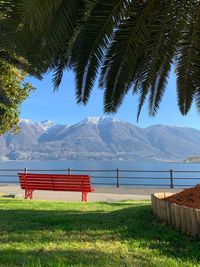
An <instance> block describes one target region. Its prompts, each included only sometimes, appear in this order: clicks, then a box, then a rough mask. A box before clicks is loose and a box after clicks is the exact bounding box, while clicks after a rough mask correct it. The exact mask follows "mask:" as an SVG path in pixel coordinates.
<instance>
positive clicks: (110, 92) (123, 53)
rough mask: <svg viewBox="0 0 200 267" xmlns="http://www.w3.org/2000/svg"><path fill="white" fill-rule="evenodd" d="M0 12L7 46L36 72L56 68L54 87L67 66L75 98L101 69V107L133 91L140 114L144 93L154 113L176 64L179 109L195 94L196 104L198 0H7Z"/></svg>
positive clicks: (84, 95) (115, 104)
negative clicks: (72, 80) (72, 78)
mask: <svg viewBox="0 0 200 267" xmlns="http://www.w3.org/2000/svg"><path fill="white" fill-rule="evenodd" d="M0 11H1V12H2V14H3V16H2V18H3V19H1V22H0V31H1V36H2V40H1V42H2V43H3V44H4V46H5V45H6V47H7V48H9V49H10V51H14V52H15V53H16V55H18V56H22V57H23V58H25V59H26V60H27V62H29V63H31V64H32V68H33V70H37V71H38V72H39V73H40V74H42V73H44V72H46V71H47V70H53V71H54V76H53V82H54V85H55V88H57V87H58V86H59V84H60V82H61V80H62V75H63V71H64V70H65V69H66V68H71V69H72V70H73V71H74V72H75V75H76V97H77V102H78V103H83V104H86V103H87V102H88V100H89V97H90V93H91V90H92V88H93V85H94V82H95V79H96V77H97V76H98V75H99V73H100V76H99V86H100V87H101V88H102V89H103V90H104V110H105V112H116V111H117V109H118V108H119V107H120V105H121V104H122V102H123V99H124V97H125V95H126V94H127V93H128V91H129V90H131V91H132V93H133V94H135V93H137V94H139V103H138V114H137V116H138V118H139V115H140V111H141V108H142V106H143V104H144V102H145V101H146V99H147V98H148V97H149V114H150V115H155V114H156V112H157V111H158V108H159V105H160V102H161V100H162V96H163V94H164V91H165V88H166V85H167V81H168V76H169V73H170V70H171V68H172V66H173V65H175V68H176V72H175V75H176V79H177V82H176V83H177V95H178V106H179V109H180V112H181V113H182V114H183V115H186V114H187V112H188V111H189V109H190V107H191V105H192V103H193V101H195V102H196V106H197V108H198V110H200V79H199V69H200V1H199V0H183V1H181V0H164V1H163V0H144V1H141V0H68V1H65V0H51V1H50V0H43V1H35V0H5V1H3V2H2V3H1V4H0ZM13 44H14V46H13Z"/></svg>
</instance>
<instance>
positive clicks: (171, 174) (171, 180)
mask: <svg viewBox="0 0 200 267" xmlns="http://www.w3.org/2000/svg"><path fill="white" fill-rule="evenodd" d="M169 173H170V188H174V179H173V170H172V169H170V170H169Z"/></svg>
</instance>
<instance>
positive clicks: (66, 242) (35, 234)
mask: <svg viewBox="0 0 200 267" xmlns="http://www.w3.org/2000/svg"><path fill="white" fill-rule="evenodd" d="M0 212H1V216H0V243H1V247H0V255H1V257H0V266H2V267H11V266H12V267H15V266H26V267H34V266H35V267H36V266H37V267H42V266H44V267H54V266H55V267H58V266H59V267H65V266H71V267H72V266H73V267H86V266H87V267H110V266H114V267H122V266H126V267H133V266H135V267H136V266H138V267H139V266H141V267H149V266H152V267H180V266H181V267H197V266H200V254H199V245H200V241H199V239H194V238H191V237H187V236H185V235H183V234H181V233H180V232H178V231H176V230H174V229H171V228H170V227H168V226H166V225H164V224H162V223H160V222H159V221H157V220H156V218H155V217H154V216H153V214H152V210H151V207H150V205H149V201H123V202H109V203H106V202H105V203H69V202H50V201H36V200H34V201H24V200H12V199H0Z"/></svg>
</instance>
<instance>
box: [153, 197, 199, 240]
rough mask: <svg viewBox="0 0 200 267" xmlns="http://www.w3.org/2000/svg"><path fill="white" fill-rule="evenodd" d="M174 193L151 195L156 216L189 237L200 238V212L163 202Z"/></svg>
mask: <svg viewBox="0 0 200 267" xmlns="http://www.w3.org/2000/svg"><path fill="white" fill-rule="evenodd" d="M173 194H174V193H155V194H152V195H151V203H152V208H153V213H154V215H155V216H156V217H157V218H158V219H159V220H160V221H162V222H164V223H166V224H169V225H171V226H172V227H173V228H176V229H177V230H180V231H182V232H183V233H185V234H187V235H192V236H200V210H199V209H193V208H189V207H185V206H179V205H176V204H174V203H170V202H169V201H166V200H163V198H165V197H169V196H171V195H173Z"/></svg>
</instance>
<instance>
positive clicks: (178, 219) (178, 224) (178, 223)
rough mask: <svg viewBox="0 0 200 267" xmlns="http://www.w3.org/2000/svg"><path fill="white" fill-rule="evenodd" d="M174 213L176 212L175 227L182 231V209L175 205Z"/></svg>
mask: <svg viewBox="0 0 200 267" xmlns="http://www.w3.org/2000/svg"><path fill="white" fill-rule="evenodd" d="M173 211H174V219H175V222H174V226H175V228H176V229H177V230H180V229H181V207H180V206H178V205H176V204H173Z"/></svg>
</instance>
